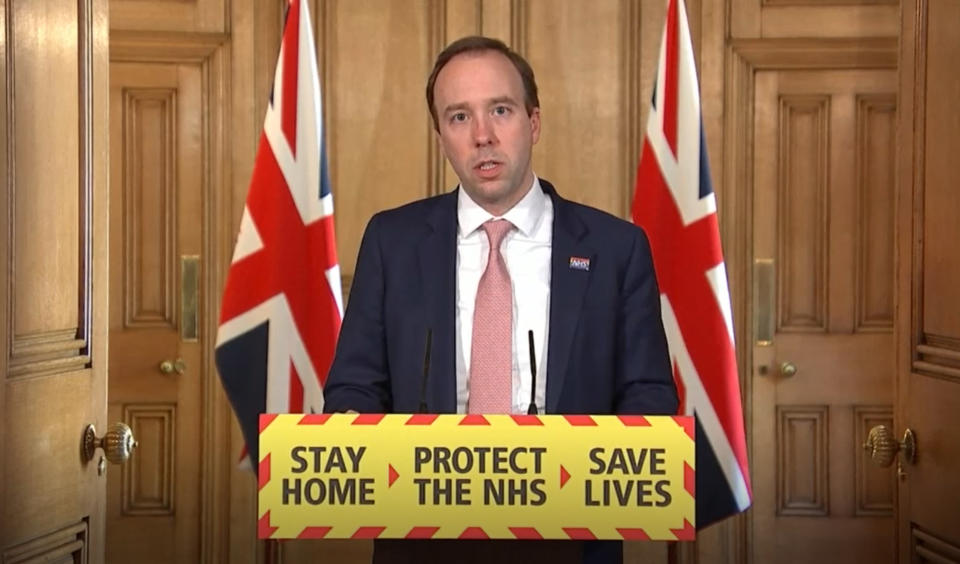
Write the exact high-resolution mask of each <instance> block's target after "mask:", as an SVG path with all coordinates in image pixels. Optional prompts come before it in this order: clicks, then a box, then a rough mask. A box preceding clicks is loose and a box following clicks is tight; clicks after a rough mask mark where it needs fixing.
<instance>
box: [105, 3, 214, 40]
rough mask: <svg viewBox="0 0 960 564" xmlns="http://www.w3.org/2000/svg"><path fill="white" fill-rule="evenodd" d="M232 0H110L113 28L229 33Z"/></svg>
mask: <svg viewBox="0 0 960 564" xmlns="http://www.w3.org/2000/svg"><path fill="white" fill-rule="evenodd" d="M229 6H230V2H229V0H150V1H149V2H145V1H143V0H110V29H113V30H119V29H127V30H143V31H178V32H208V33H216V32H226V31H227V29H228V26H227V21H228V19H227V18H228V11H229Z"/></svg>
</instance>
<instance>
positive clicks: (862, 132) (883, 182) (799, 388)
mask: <svg viewBox="0 0 960 564" xmlns="http://www.w3.org/2000/svg"><path fill="white" fill-rule="evenodd" d="M895 91H896V73H895V72H892V71H865V70H849V71H829V70H827V71H804V70H796V71H786V70H780V71H761V72H758V74H757V77H756V90H755V99H754V104H755V108H756V114H755V115H756V117H755V124H754V126H755V129H754V135H755V148H754V152H755V155H756V160H755V168H754V174H755V180H756V184H755V191H754V218H753V224H754V240H753V247H754V253H755V254H754V256H755V257H756V258H757V259H763V260H772V261H773V265H774V268H773V270H772V271H773V272H774V273H775V274H774V279H773V280H771V281H769V284H770V285H771V287H772V288H773V289H774V291H773V295H772V300H771V302H770V304H769V306H770V307H772V310H770V311H769V315H771V316H772V318H773V321H772V325H773V327H774V328H775V332H774V337H773V341H772V343H771V344H770V345H769V346H756V347H755V348H754V362H755V366H756V367H755V369H754V371H753V373H754V374H755V375H756V376H755V379H754V384H753V389H754V395H753V406H752V407H753V414H754V417H753V421H754V428H753V436H754V445H755V446H754V455H753V465H752V467H753V469H754V476H755V490H754V493H755V500H754V509H753V511H754V512H755V513H754V519H755V524H756V527H757V529H756V534H755V536H754V542H755V547H754V552H755V554H756V557H757V560H758V561H761V562H774V561H776V562H784V563H787V562H797V563H805V562H814V561H817V562H892V556H891V555H892V553H893V546H894V540H893V530H894V527H893V521H892V506H893V499H892V496H893V472H892V470H890V469H880V468H874V467H872V466H867V465H864V464H862V462H863V460H862V457H863V452H862V449H861V444H862V442H863V437H862V436H859V435H858V433H859V432H860V430H862V428H863V427H864V425H865V421H868V420H875V419H878V418H881V419H882V418H883V417H887V419H889V418H890V414H892V404H893V368H892V367H893V365H894V347H893V317H892V312H893V297H892V286H893V279H894V272H893V259H892V257H893V253H894V244H893V238H892V235H890V234H891V233H892V231H893V199H892V194H893V188H892V185H893V184H892V182H893V181H892V179H891V178H890V175H889V171H890V169H889V168H888V165H887V164H885V163H888V162H889V161H892V160H893V158H894V150H893V147H894V145H893V143H894V132H895V128H894V127H893V124H894V123H895V116H896V114H895V111H896V108H895V103H894V99H895V94H894V93H895ZM784 363H790V365H791V366H792V368H793V369H795V373H793V374H790V373H789V372H785V371H782V368H781V366H782V365H783V364H784Z"/></svg>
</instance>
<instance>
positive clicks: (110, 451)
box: [83, 423, 140, 464]
mask: <svg viewBox="0 0 960 564" xmlns="http://www.w3.org/2000/svg"><path fill="white" fill-rule="evenodd" d="M139 444H140V443H138V442H137V441H136V440H134V438H133V431H131V430H130V427H128V426H127V425H126V424H125V423H114V424H113V425H110V428H109V429H108V430H107V432H106V434H105V435H103V436H102V437H97V429H96V428H95V427H94V426H93V425H92V424H91V425H87V428H86V429H84V431H83V457H84V460H86V461H87V462H89V461H91V460H93V455H94V453H95V452H96V450H97V449H98V448H102V449H103V453H104V455H106V457H107V460H109V461H110V462H112V463H114V464H123V463H124V462H126V461H127V460H128V459H129V458H130V455H131V454H132V453H133V449H135V448H137V446H139Z"/></svg>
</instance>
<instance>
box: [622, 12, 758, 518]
mask: <svg viewBox="0 0 960 564" xmlns="http://www.w3.org/2000/svg"><path fill="white" fill-rule="evenodd" d="M716 212H717V203H716V198H715V197H714V193H713V186H712V185H711V182H710V167H709V162H708V160H707V147H706V143H705V140H704V135H703V122H702V121H701V117H700V94H699V87H698V85H697V71H696V68H695V66H694V59H693V47H692V44H691V42H690V28H689V26H688V24H687V13H686V9H685V8H684V4H683V0H670V3H669V5H668V7H667V21H666V25H665V27H664V33H663V38H662V39H661V43H660V62H659V66H658V71H657V79H656V84H655V86H654V95H653V101H652V107H651V108H650V114H649V117H648V118H647V131H646V136H645V138H644V142H643V151H642V153H641V156H640V165H639V167H638V169H637V184H636V188H635V192H634V200H633V222H634V223H636V224H637V225H639V226H641V227H643V228H644V230H646V232H647V235H648V236H649V238H650V246H651V250H652V252H653V263H654V268H655V269H656V273H657V281H658V283H659V285H660V292H661V294H660V306H661V311H662V315H663V325H664V330H665V331H666V334H667V343H668V346H669V349H670V357H671V360H672V364H673V374H674V379H675V380H676V382H677V390H678V392H679V393H680V402H681V403H680V413H682V414H685V415H696V421H697V445H696V456H697V479H696V492H697V498H696V499H697V502H696V506H697V507H696V512H697V528H702V527H705V526H707V525H709V524H710V523H713V522H715V521H717V520H720V519H723V518H725V517H729V516H730V515H733V514H735V513H738V512H740V511H744V510H745V509H746V508H747V507H749V506H750V502H751V498H752V497H753V494H752V491H751V487H750V471H749V468H748V466H747V445H746V438H745V435H744V428H743V411H742V408H741V403H740V385H739V379H738V376H737V359H736V353H735V350H734V342H733V321H732V315H731V308H730V292H729V289H728V287H727V273H726V269H725V267H724V262H723V251H722V249H721V247H720V233H719V229H718V227H717V213H716Z"/></svg>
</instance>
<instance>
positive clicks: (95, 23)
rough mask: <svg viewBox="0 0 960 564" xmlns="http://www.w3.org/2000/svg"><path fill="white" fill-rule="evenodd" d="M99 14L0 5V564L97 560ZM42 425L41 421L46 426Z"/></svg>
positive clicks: (79, 6) (101, 330)
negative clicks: (92, 430)
mask: <svg viewBox="0 0 960 564" xmlns="http://www.w3.org/2000/svg"><path fill="white" fill-rule="evenodd" d="M106 9H107V6H106V3H105V2H101V1H97V0H81V1H79V2H78V1H76V0H72V1H71V0H59V1H49V2H44V3H37V2H26V3H22V2H21V3H11V2H4V3H2V4H0V34H2V40H0V52H2V57H0V58H2V62H0V66H2V71H3V82H4V85H3V88H2V93H3V97H2V102H0V104H2V107H0V114H2V116H3V117H2V126H3V133H2V136H3V153H2V155H0V163H2V164H0V167H2V178H3V183H4V188H3V195H2V198H0V201H2V203H0V217H2V218H3V222H2V223H3V227H2V233H3V235H2V236H0V241H2V249H0V256H2V259H3V261H2V262H3V264H2V266H0V301H2V305H0V313H2V315H0V343H2V344H0V353H2V354H0V368H2V371H0V445H2V446H3V449H2V450H0V507H2V508H3V511H2V512H0V551H2V555H0V559H2V560H4V561H20V560H27V559H30V558H33V557H35V556H36V557H39V558H65V557H70V558H76V559H79V560H80V561H87V560H93V561H101V560H102V558H103V538H104V521H103V506H104V503H103V498H104V489H103V482H102V480H100V479H98V476H97V471H96V467H95V464H88V463H85V462H84V461H83V460H82V459H81V457H80V454H79V451H78V441H79V439H80V437H81V436H82V433H83V429H84V427H85V426H86V425H87V424H89V423H95V424H96V425H97V426H98V429H103V427H104V426H105V423H106V421H105V415H106V402H105V399H106V398H105V396H106V350H107V348H106V317H105V314H106V305H105V298H106V296H107V290H108V284H107V282H108V281H107V279H106V266H107V263H106V254H105V253H104V252H103V251H102V247H101V246H100V245H99V242H100V241H102V240H103V238H104V235H105V233H106V223H105V220H106V216H105V214H104V213H103V207H102V206H104V205H105V198H106V194H107V184H106V179H107V170H106V150H107V147H106V140H107V130H106V127H105V126H103V125H102V124H104V123H105V120H106V108H107V80H106V76H107V74H106V61H107V57H106V56H107V51H106V44H105V43H104V42H101V41H99V40H98V39H99V38H102V37H104V36H105V31H106ZM51 414H55V416H52V415H51Z"/></svg>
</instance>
